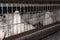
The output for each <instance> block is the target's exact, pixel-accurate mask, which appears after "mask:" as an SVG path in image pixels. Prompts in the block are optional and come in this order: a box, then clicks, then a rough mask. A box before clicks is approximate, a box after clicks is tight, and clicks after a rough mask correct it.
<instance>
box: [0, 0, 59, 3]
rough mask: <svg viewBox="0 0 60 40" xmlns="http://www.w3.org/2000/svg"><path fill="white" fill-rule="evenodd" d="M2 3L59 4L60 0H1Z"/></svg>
mask: <svg viewBox="0 0 60 40" xmlns="http://www.w3.org/2000/svg"><path fill="white" fill-rule="evenodd" d="M0 3H32V4H35V3H36V4H42V3H43V4H47V3H49V4H55V3H57V4H59V3H60V0H0Z"/></svg>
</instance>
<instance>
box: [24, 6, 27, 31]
mask: <svg viewBox="0 0 60 40" xmlns="http://www.w3.org/2000/svg"><path fill="white" fill-rule="evenodd" d="M23 6H24V12H23V14H26V13H27V12H26V13H25V7H26V6H25V5H23ZM25 25H26V24H24V31H25Z"/></svg>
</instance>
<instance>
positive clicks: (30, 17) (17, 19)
mask: <svg viewBox="0 0 60 40" xmlns="http://www.w3.org/2000/svg"><path fill="white" fill-rule="evenodd" d="M59 5H60V4H18V3H17V4H16V3H14V4H7V3H6V4H3V3H0V32H1V33H0V35H2V36H0V39H1V40H2V39H3V38H6V37H9V36H12V35H17V34H20V33H22V32H25V31H29V30H32V29H36V28H41V27H43V26H45V25H48V24H51V23H54V22H57V21H60V17H59V16H60V15H59V7H60V6H59ZM57 16H58V18H57Z"/></svg>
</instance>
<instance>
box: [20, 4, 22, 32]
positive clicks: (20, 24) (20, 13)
mask: <svg viewBox="0 0 60 40" xmlns="http://www.w3.org/2000/svg"><path fill="white" fill-rule="evenodd" d="M21 13H22V12H21V4H20V14H21ZM21 18H22V17H21ZM20 21H21V20H20ZM21 32H22V30H21V23H20V33H21Z"/></svg>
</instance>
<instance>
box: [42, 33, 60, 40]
mask: <svg viewBox="0 0 60 40" xmlns="http://www.w3.org/2000/svg"><path fill="white" fill-rule="evenodd" d="M42 40H60V32H57V33H55V34H53V35H50V36H48V37H46V38H44V39H42Z"/></svg>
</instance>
